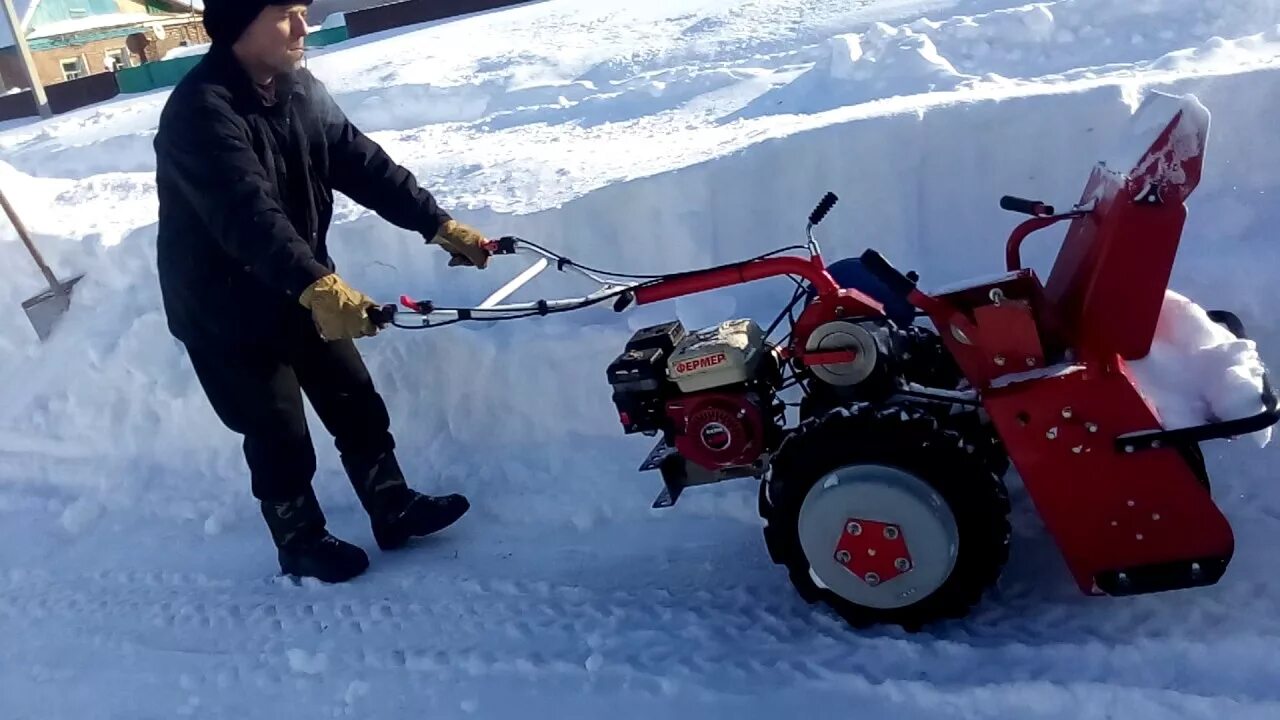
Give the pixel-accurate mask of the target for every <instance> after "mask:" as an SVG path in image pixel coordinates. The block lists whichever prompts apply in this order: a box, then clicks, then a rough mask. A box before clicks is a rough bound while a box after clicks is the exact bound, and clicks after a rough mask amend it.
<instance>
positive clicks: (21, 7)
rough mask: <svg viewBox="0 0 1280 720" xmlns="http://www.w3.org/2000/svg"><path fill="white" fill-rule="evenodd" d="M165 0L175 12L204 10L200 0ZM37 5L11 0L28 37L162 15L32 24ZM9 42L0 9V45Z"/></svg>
mask: <svg viewBox="0 0 1280 720" xmlns="http://www.w3.org/2000/svg"><path fill="white" fill-rule="evenodd" d="M166 2H167V3H168V4H169V5H172V6H173V10H174V12H177V13H180V12H183V11H195V12H203V11H204V2H203V0H166ZM39 5H40V0H13V9H14V10H15V11H16V12H17V14H18V20H19V22H20V23H21V24H22V28H23V30H25V31H26V38H27V39H28V40H35V39H38V38H45V37H52V36H55V35H64V34H69V33H75V32H84V31H88V30H99V29H104V28H112V27H120V26H122V25H142V24H146V23H148V22H156V21H158V20H160V19H162V18H161V17H157V16H154V15H143V14H140V13H112V14H107V15H89V16H87V17H83V18H76V19H74V20H64V21H61V22H55V23H48V24H44V25H41V26H40V27H36V28H32V27H31V20H32V18H33V17H34V16H35V12H36V8H37V7H39ZM13 44H14V42H13V31H12V30H11V29H10V28H9V23H8V20H7V19H6V18H5V14H4V13H3V12H0V48H7V47H12V46H13Z"/></svg>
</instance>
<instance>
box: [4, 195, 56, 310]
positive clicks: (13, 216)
mask: <svg viewBox="0 0 1280 720" xmlns="http://www.w3.org/2000/svg"><path fill="white" fill-rule="evenodd" d="M0 206H3V207H4V212H5V214H6V215H8V216H9V222H11V223H13V229H14V230H17V231H18V237H20V238H22V244H23V245H26V246H27V251H28V252H30V253H31V259H33V260H35V261H36V265H39V266H40V272H42V273H44V279H45V280H47V281H49V289H50V290H52V291H54V292H55V293H59V294H61V293H62V292H63V289H62V285H61V283H59V282H58V277H57V276H56V275H54V274H53V270H51V269H49V265H48V263H46V262H45V261H44V256H43V255H41V254H40V251H39V250H37V249H36V245H35V243H33V242H31V236H30V235H29V234H27V228H26V226H25V225H23V224H22V221H21V220H19V219H18V213H17V212H15V211H14V209H13V206H12V205H10V204H9V199H8V198H6V197H5V196H4V191H3V190H0Z"/></svg>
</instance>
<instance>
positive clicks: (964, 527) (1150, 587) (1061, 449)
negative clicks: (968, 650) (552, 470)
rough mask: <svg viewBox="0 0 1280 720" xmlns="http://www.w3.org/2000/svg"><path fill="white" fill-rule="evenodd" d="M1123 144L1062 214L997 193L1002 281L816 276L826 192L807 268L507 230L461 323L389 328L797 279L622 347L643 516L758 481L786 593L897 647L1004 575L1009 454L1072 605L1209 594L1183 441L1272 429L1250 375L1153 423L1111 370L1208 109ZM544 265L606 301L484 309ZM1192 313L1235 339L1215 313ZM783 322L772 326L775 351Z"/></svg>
mask: <svg viewBox="0 0 1280 720" xmlns="http://www.w3.org/2000/svg"><path fill="white" fill-rule="evenodd" d="M1135 126H1136V127H1137V128H1139V130H1140V131H1143V132H1147V133H1148V134H1147V135H1146V136H1144V137H1141V138H1140V142H1138V143H1137V145H1136V146H1134V147H1135V148H1136V150H1137V152H1135V153H1134V155H1133V157H1129V158H1124V157H1120V158H1118V160H1119V163H1120V164H1117V159H1116V158H1109V159H1108V161H1107V162H1104V163H1101V164H1099V165H1098V166H1097V167H1096V168H1095V170H1094V172H1093V174H1092V176H1091V177H1090V179H1089V182H1088V185H1087V186H1086V188H1085V191H1084V195H1083V197H1082V198H1081V199H1080V201H1079V203H1078V204H1077V205H1075V206H1074V207H1073V208H1072V209H1071V210H1070V211H1068V212H1065V213H1061V214H1057V213H1055V211H1054V209H1053V208H1052V207H1049V206H1047V205H1045V204H1044V203H1041V202H1035V201H1028V200H1022V199H1019V198H1013V197H1006V198H1004V199H1003V200H1002V201H1001V205H1002V207H1004V208H1005V209H1008V210H1014V211H1019V212H1023V213H1026V214H1028V215H1032V216H1033V217H1032V218H1031V219H1029V220H1027V221H1026V222H1024V223H1023V224H1022V225H1020V226H1019V227H1018V228H1017V229H1016V230H1015V231H1014V232H1013V234H1012V235H1011V236H1010V238H1009V241H1008V245H1007V248H1006V265H1007V268H1006V273H1005V274H1003V275H1000V276H997V277H994V278H989V279H984V280H980V281H976V282H972V283H968V284H964V285H960V286H956V287H952V288H947V289H942V290H936V291H933V292H928V293H927V292H925V291H923V290H921V289H920V288H919V277H918V276H917V275H916V274H915V273H907V274H903V273H900V272H899V271H897V270H896V269H895V268H894V267H892V266H891V265H890V263H889V262H887V261H886V260H885V259H884V258H883V257H882V256H881V255H880V254H879V253H877V252H875V251H874V250H868V251H866V252H865V253H863V254H862V256H861V257H859V258H852V259H848V260H842V261H840V262H837V263H835V264H833V265H831V266H827V265H826V263H825V262H824V261H823V259H822V256H821V253H820V251H819V249H818V245H817V242H816V241H815V240H814V239H813V233H812V230H813V227H814V226H816V225H817V224H818V223H820V222H821V221H822V219H823V217H824V216H825V215H826V214H827V213H828V212H829V211H830V210H831V209H832V206H833V205H834V204H835V202H836V198H835V196H834V195H832V194H828V195H827V196H826V197H825V198H823V201H822V202H821V203H820V204H819V206H818V207H817V208H816V209H815V210H814V212H813V213H812V214H811V215H810V217H809V227H808V236H809V243H808V246H807V249H808V251H809V256H808V257H797V256H777V255H778V253H770V254H768V255H765V256H760V257H757V258H752V259H750V260H746V261H743V262H739V263H732V264H729V265H723V266H719V267H715V268H707V269H702V270H696V271H691V272H683V273H677V274H672V275H662V276H635V275H625V274H619V273H608V272H605V271H599V270H594V269H591V268H586V267H585V266H582V265H579V264H577V263H574V262H573V261H571V260H569V259H567V258H564V257H562V256H559V255H556V254H555V253H552V252H550V251H547V250H546V249H545V248H540V247H539V246H537V245H534V244H533V243H529V242H527V241H524V240H519V239H515V238H504V239H502V240H500V241H497V242H496V243H495V244H494V245H493V249H494V251H495V252H496V253H498V254H511V253H515V252H532V253H534V254H535V255H538V256H540V257H539V260H538V264H537V265H535V266H534V268H530V271H527V272H526V273H525V274H524V275H522V276H521V278H517V279H516V281H513V284H509V285H508V286H507V287H506V288H504V289H503V290H500V291H499V292H498V293H496V294H495V295H494V296H493V297H491V298H490V299H489V300H487V301H486V302H485V303H483V304H482V305H481V306H480V307H476V308H438V307H435V306H434V305H431V304H430V303H419V302H415V301H412V300H409V299H407V298H406V299H404V300H403V302H404V304H405V305H406V306H407V307H409V308H410V309H411V310H413V311H414V312H417V313H419V314H420V315H421V316H422V318H423V319H422V321H421V322H422V325H418V326H415V325H409V326H405V325H400V326H401V327H434V326H438V325H440V324H448V323H451V322H458V321H460V320H467V319H471V320H482V319H488V320H496V319H505V318H510V317H527V316H533V315H547V314H550V313H555V312H563V311H567V310H573V309H577V308H581V307H586V306H588V305H593V304H596V303H600V302H604V301H613V302H614V307H615V309H616V310H619V311H622V310H625V309H627V308H628V307H630V306H632V305H642V304H649V303H654V302H659V301H663V300H668V299H671V298H676V297H680V296H684V295H689V294H693V293H699V292H704V291H709V290H714V289H717V288H723V287H727V286H731V285H736V284H740V283H746V282H751V281H754V280H759V279H763V278H770V277H781V276H788V277H792V278H794V279H797V283H796V284H797V289H796V292H795V294H794V295H793V297H792V299H791V302H790V304H788V305H787V306H786V308H785V309H784V310H783V311H782V313H780V314H779V316H778V317H777V318H776V319H775V320H774V322H773V323H772V324H770V325H769V326H768V327H766V328H762V327H761V326H759V325H758V324H757V323H756V322H755V321H754V320H751V319H733V320H728V321H726V322H723V323H720V324H718V325H715V326H712V327H709V328H700V329H694V330H689V329H686V328H685V327H684V326H683V325H682V324H681V323H680V322H679V321H673V322H670V323H664V324H661V325H657V326H654V327H649V328H645V329H642V330H639V331H637V332H636V333H635V334H634V335H633V336H632V337H631V338H630V340H629V341H628V342H627V343H626V345H625V347H624V348H623V349H622V352H621V354H620V355H619V356H618V357H617V358H616V359H615V360H614V361H613V363H612V364H610V365H609V367H608V371H607V378H608V382H609V383H610V386H611V388H612V393H613V395H612V397H613V402H614V405H615V407H616V409H617V413H618V419H619V422H620V424H621V426H622V429H623V431H624V432H625V433H628V434H632V433H639V434H646V435H651V436H656V437H658V441H657V444H656V446H655V447H654V448H653V450H652V451H651V452H650V453H649V455H648V457H647V458H646V459H645V461H644V463H643V464H642V466H641V469H642V470H657V471H658V472H659V474H660V475H661V477H662V479H663V485H664V488H663V490H662V492H661V494H660V495H659V497H658V500H657V501H656V502H655V507H670V506H672V505H674V504H675V503H676V501H677V500H678V498H679V497H680V495H681V493H682V492H683V491H684V490H685V489H686V488H689V487H691V486H697V485H704V484H709V483H716V482H720V481H723V480H728V479H732V478H748V477H749V478H756V479H758V480H759V481H760V495H759V511H760V515H761V516H762V518H763V519H764V521H765V530H764V536H765V541H766V546H767V548H768V551H769V553H770V555H771V557H772V558H773V560H774V561H775V562H777V563H779V564H781V565H783V566H785V567H786V568H787V571H788V576H789V578H790V580H791V582H792V583H793V585H794V586H795V588H796V589H797V590H798V592H799V593H800V594H801V596H802V597H804V598H805V599H807V600H809V601H810V602H818V601H821V602H824V603H826V604H828V605H829V606H831V607H832V608H834V609H835V610H836V611H837V612H838V613H839V614H841V615H842V616H843V617H844V618H845V619H846V620H848V621H849V622H850V623H853V624H855V625H859V626H861V625H867V624H872V623H897V624H900V625H903V626H904V627H908V628H913V629H914V628H918V627H920V626H922V625H923V624H925V623H929V622H932V621H936V620H940V619H944V618H957V617H961V616H964V615H965V614H966V613H967V612H968V611H969V609H970V608H971V606H972V605H973V604H975V603H976V602H978V601H979V599H980V598H981V596H982V594H983V593H984V591H985V590H986V589H987V588H988V587H990V586H991V585H992V584H993V583H994V582H995V581H996V579H997V577H998V576H999V575H1000V573H1001V571H1002V569H1003V566H1004V564H1005V561H1006V559H1007V557H1008V545H1009V538H1010V528H1009V521H1008V514H1009V509H1010V508H1009V500H1008V495H1007V492H1006V489H1005V485H1004V482H1003V479H1002V478H1003V476H1004V474H1005V472H1006V471H1007V469H1008V468H1009V466H1010V463H1011V462H1012V465H1013V466H1014V467H1015V468H1016V469H1017V471H1018V473H1019V475H1020V476H1021V478H1022V480H1023V483H1024V484H1025V486H1026V488H1027V491H1028V494H1029V495H1030V497H1031V500H1032V502H1033V503H1034V505H1035V507H1036V509H1037V510H1038V511H1039V513H1040V516H1041V517H1042V518H1043V520H1044V523H1045V526H1046V527H1047V528H1048V530H1049V532H1050V533H1051V534H1052V535H1053V538H1054V540H1055V541H1056V543H1057V546H1058V548H1059V549H1060V550H1061V552H1062V554H1063V556H1064V558H1065V560H1066V564H1067V566H1068V568H1069V569H1070V572H1071V574H1072V575H1073V576H1074V579H1075V581H1076V583H1077V584H1078V586H1079V587H1080V589H1081V590H1082V591H1084V592H1085V593H1089V594H1109V595H1132V594H1139V593H1148V592H1157V591H1164V590H1171V589H1177V588H1188V587H1194V586H1201V585H1208V584H1212V583H1214V582H1217V580H1218V579H1219V578H1220V577H1222V575H1223V573H1224V572H1225V570H1226V567H1227V564H1228V562H1229V561H1230V559H1231V556H1232V552H1233V547H1234V541H1233V537H1232V532H1231V528H1230V526H1229V525H1228V523H1227V521H1226V519H1225V518H1224V517H1223V515H1222V513H1221V512H1220V511H1219V509H1218V508H1217V506H1216V505H1215V504H1214V502H1213V499H1212V497H1211V495H1210V493H1209V489H1208V484H1209V483H1208V477H1207V473H1206V470H1205V465H1204V462H1203V459H1202V456H1201V453H1200V449H1199V443H1200V442H1202V441H1205V440H1209V439H1213V438H1225V437H1234V436H1239V435H1244V434H1248V433H1252V432H1255V431H1257V430H1261V429H1265V428H1267V427H1269V426H1271V425H1273V424H1274V423H1275V422H1276V421H1277V419H1280V414H1278V413H1277V399H1276V396H1275V395H1274V393H1273V392H1272V390H1271V387H1270V385H1269V383H1268V382H1266V379H1265V374H1264V375H1263V382H1262V384H1261V387H1260V388H1259V393H1260V397H1259V411H1258V413H1257V414H1256V415H1254V416H1252V417H1245V418H1240V419H1235V420H1226V421H1213V422H1206V423H1205V424H1203V425H1199V426H1195V427H1179V428H1166V427H1164V425H1163V424H1162V421H1161V418H1160V417H1159V415H1158V414H1157V412H1156V410H1155V409H1154V405H1153V403H1152V401H1151V399H1150V398H1148V397H1147V396H1145V395H1144V394H1143V392H1142V389H1141V388H1140V387H1139V385H1138V384H1137V382H1136V381H1135V379H1134V374H1133V373H1132V372H1131V371H1130V366H1129V363H1131V362H1133V361H1136V360H1139V359H1141V358H1143V357H1144V356H1146V355H1147V353H1148V351H1149V349H1150V348H1151V344H1152V341H1153V338H1154V336H1155V331H1156V325H1157V321H1158V320H1159V318H1160V316H1161V310H1162V306H1163V304H1164V302H1165V297H1166V295H1165V293H1166V287H1167V284H1168V281H1169V277H1170V272H1171V270H1172V267H1173V261H1174V257H1175V255H1176V252H1177V247H1178V243H1179V238H1180V235H1181V232H1182V227H1183V223H1184V221H1185V219H1186V208H1185V205H1184V203H1185V201H1186V200H1187V198H1188V196H1189V195H1190V194H1191V192H1192V191H1193V190H1194V189H1195V187H1196V185H1197V183H1198V182H1199V179H1200V172H1201V165H1202V161H1203V156H1204V149H1205V142H1206V138H1207V133H1208V126H1209V117H1208V113H1207V111H1205V109H1204V108H1203V107H1202V106H1201V105H1200V104H1199V102H1198V101H1196V100H1195V98H1193V97H1185V98H1173V97H1169V96H1166V95H1160V94H1155V95H1153V96H1152V97H1151V98H1150V99H1149V100H1148V101H1147V102H1146V103H1145V104H1144V105H1143V106H1142V107H1141V108H1140V109H1139V111H1138V117H1137V118H1136V120H1135ZM1130 145H1131V146H1132V145H1133V144H1132V143H1130ZM1130 168H1132V169H1130ZM1059 222H1068V223H1069V226H1068V230H1067V233H1066V237H1065V240H1064V241H1063V243H1062V247H1061V249H1060V251H1059V253H1058V256H1057V260H1056V262H1055V264H1054V266H1053V269H1052V271H1051V273H1050V275H1049V278H1048V281H1047V282H1046V283H1044V284H1041V282H1040V280H1039V279H1038V278H1037V276H1036V273H1035V272H1034V271H1033V270H1031V269H1030V268H1025V267H1022V263H1021V259H1020V248H1021V245H1022V243H1023V242H1024V240H1026V239H1027V237H1028V236H1029V235H1030V234H1031V233H1033V232H1035V231H1037V230H1040V229H1043V228H1046V227H1049V226H1051V225H1054V224H1057V223H1059ZM787 249H791V248H787ZM779 252H781V251H779ZM551 262H555V263H556V265H557V267H558V269H560V270H574V271H575V272H578V273H580V274H582V275H585V276H587V277H589V278H592V279H593V280H595V281H597V282H599V283H600V284H601V285H602V288H601V290H600V291H598V292H596V293H593V294H592V295H589V296H587V297H584V298H576V299H568V300H557V301H538V302H535V303H523V304H516V305H499V304H497V303H499V302H501V300H502V299H503V298H505V297H506V296H507V295H509V294H510V293H511V292H514V290H515V288H517V287H518V286H519V285H520V284H522V283H523V282H524V281H527V279H528V277H531V276H532V274H536V273H537V272H539V271H541V269H543V268H545V267H547V266H548V265H549V264H550V263H551ZM522 278H523V279H522ZM797 307H798V308H799V316H798V317H796V315H795V311H796V309H797ZM389 309H390V310H394V308H393V307H392V308H389ZM392 317H393V316H392V315H390V314H388V316H387V317H383V318H381V319H380V322H387V321H389V320H390V319H391V318H392ZM1209 317H1210V318H1212V319H1213V320H1215V321H1217V322H1218V323H1220V324H1221V325H1223V326H1224V327H1226V328H1227V329H1228V330H1230V331H1231V332H1232V333H1234V334H1235V335H1237V336H1239V337H1243V336H1244V329H1243V327H1242V325H1241V323H1240V322H1239V320H1238V319H1237V318H1236V317H1235V316H1234V315H1231V314H1230V313H1227V312H1215V313H1210V314H1209ZM783 320H789V321H790V322H789V330H790V332H788V333H787V334H786V335H785V336H784V337H783V338H782V339H781V340H780V341H777V342H775V341H772V340H771V339H770V338H771V337H772V335H773V333H774V330H775V329H777V328H778V327H779V326H780V324H781V323H782V321H783ZM921 320H927V321H928V322H927V324H925V323H921V322H920V321H921ZM790 395H798V396H799V399H798V402H789V401H788V400H787V398H788V396H790ZM791 409H795V410H796V411H797V415H798V418H797V422H796V423H795V424H789V423H788V420H787V414H788V412H789V410H791Z"/></svg>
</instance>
